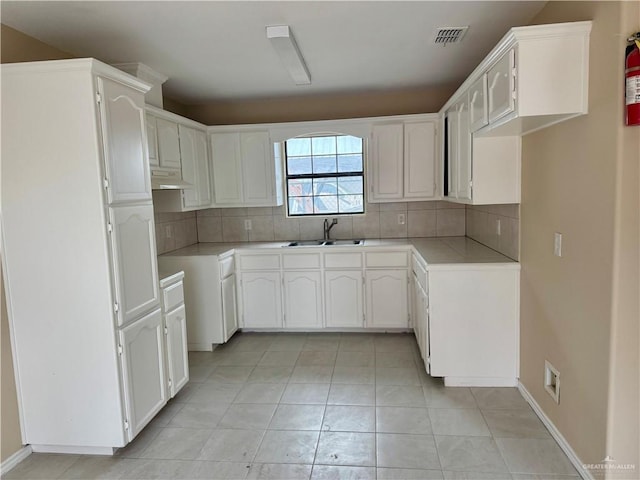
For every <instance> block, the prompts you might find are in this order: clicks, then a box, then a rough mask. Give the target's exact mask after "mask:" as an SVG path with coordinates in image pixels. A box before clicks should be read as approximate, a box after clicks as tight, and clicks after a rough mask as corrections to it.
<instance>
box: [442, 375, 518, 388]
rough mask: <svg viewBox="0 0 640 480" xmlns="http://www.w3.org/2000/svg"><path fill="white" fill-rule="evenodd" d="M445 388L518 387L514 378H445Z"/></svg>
mask: <svg viewBox="0 0 640 480" xmlns="http://www.w3.org/2000/svg"><path fill="white" fill-rule="evenodd" d="M444 386H445V387H517V386H518V379H517V378H515V377H513V378H511V377H444Z"/></svg>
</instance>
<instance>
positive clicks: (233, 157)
mask: <svg viewBox="0 0 640 480" xmlns="http://www.w3.org/2000/svg"><path fill="white" fill-rule="evenodd" d="M210 140H211V166H212V172H211V174H212V177H213V195H214V198H213V204H214V206H219V207H239V206H263V207H266V206H275V205H278V204H281V203H282V197H281V195H279V194H278V189H281V188H282V185H281V182H282V175H281V173H280V172H279V170H281V168H282V166H281V165H280V163H279V162H276V161H275V158H274V152H273V144H272V142H271V140H270V138H269V133H268V132H266V131H259V132H248V131H247V132H213V133H211V135H210Z"/></svg>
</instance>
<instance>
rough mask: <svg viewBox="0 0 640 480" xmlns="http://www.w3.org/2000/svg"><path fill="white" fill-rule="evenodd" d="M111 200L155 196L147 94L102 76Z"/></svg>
mask: <svg viewBox="0 0 640 480" xmlns="http://www.w3.org/2000/svg"><path fill="white" fill-rule="evenodd" d="M98 89H99V91H100V94H101V96H102V101H101V102H100V107H101V108H100V113H101V125H102V141H103V147H104V155H105V168H106V175H107V178H108V180H109V188H108V197H109V198H108V200H109V203H119V202H130V201H136V200H149V199H151V172H150V170H149V160H148V153H147V134H146V128H147V127H146V121H145V112H144V96H143V95H142V94H141V93H138V92H135V91H134V90H131V89H130V88H128V87H126V86H124V85H121V84H119V83H116V82H113V81H111V80H107V79H105V78H98Z"/></svg>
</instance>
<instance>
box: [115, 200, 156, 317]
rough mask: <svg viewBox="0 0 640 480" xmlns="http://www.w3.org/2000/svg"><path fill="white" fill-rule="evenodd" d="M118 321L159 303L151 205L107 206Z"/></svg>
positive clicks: (146, 310)
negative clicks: (108, 207)
mask: <svg viewBox="0 0 640 480" xmlns="http://www.w3.org/2000/svg"><path fill="white" fill-rule="evenodd" d="M109 216H110V219H109V221H110V224H111V233H110V235H111V247H112V262H113V265H112V271H113V275H114V283H115V290H116V291H115V294H116V299H115V301H116V303H117V305H115V306H114V310H115V311H116V312H117V317H118V325H123V324H125V323H128V322H130V321H132V320H134V319H135V318H137V317H139V316H140V315H142V314H144V313H145V312H148V311H150V310H152V309H153V308H155V307H156V306H158V305H159V304H160V297H159V291H158V267H157V264H156V241H155V224H154V221H153V206H152V205H137V206H132V207H114V208H110V209H109Z"/></svg>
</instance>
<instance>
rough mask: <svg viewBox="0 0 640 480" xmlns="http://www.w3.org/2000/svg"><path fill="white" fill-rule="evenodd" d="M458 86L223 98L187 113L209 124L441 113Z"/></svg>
mask: <svg viewBox="0 0 640 480" xmlns="http://www.w3.org/2000/svg"><path fill="white" fill-rule="evenodd" d="M457 87H458V85H447V86H441V87H433V88H424V89H418V90H415V89H414V90H398V91H392V92H365V93H356V92H354V93H351V94H340V95H338V94H333V95H331V94H328V95H317V96H306V97H303V96H297V97H285V98H282V97H276V98H269V99H258V100H243V101H219V102H211V103H207V104H204V105H189V106H187V107H186V110H187V116H188V117H189V118H193V119H194V120H197V121H198V122H202V123H204V124H206V125H234V124H243V123H271V122H299V121H306V120H309V121H311V120H335V119H340V118H361V117H375V116H384V115H403V114H411V113H432V112H437V111H438V110H439V109H440V107H442V105H444V103H445V102H446V101H447V100H448V99H449V97H450V96H451V95H452V94H453V92H454V91H455V89H456V88H457Z"/></svg>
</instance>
